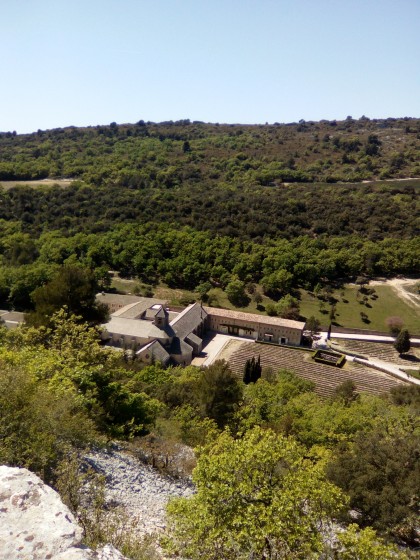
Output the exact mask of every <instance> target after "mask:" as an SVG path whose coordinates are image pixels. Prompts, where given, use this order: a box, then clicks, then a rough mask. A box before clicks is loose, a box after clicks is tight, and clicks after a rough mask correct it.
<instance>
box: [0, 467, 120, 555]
mask: <svg viewBox="0 0 420 560" xmlns="http://www.w3.org/2000/svg"><path fill="white" fill-rule="evenodd" d="M81 541H82V529H81V528H80V527H79V526H78V524H77V522H76V520H75V518H74V516H73V515H72V513H71V512H70V510H69V509H68V508H67V507H66V506H65V505H64V504H63V503H62V501H61V499H60V496H59V495H58V494H57V492H55V491H54V490H53V489H52V488H50V487H49V486H47V485H46V484H44V483H43V482H42V480H41V479H40V478H39V477H38V476H36V475H35V474H33V473H31V472H30V471H28V470H27V469H20V468H12V467H6V466H0V560H28V559H30V560H49V559H51V560H124V557H123V556H122V555H121V554H120V553H119V552H118V551H117V550H116V549H115V548H114V547H112V546H110V545H107V546H105V547H103V548H102V549H100V550H97V551H92V550H90V549H88V548H86V547H84V546H83V545H82V542H81Z"/></svg>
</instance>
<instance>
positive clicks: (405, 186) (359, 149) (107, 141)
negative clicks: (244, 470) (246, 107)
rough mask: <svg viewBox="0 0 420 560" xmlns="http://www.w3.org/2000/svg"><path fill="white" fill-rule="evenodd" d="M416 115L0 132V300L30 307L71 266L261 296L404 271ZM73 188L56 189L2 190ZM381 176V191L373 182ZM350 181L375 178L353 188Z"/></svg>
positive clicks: (412, 211) (412, 262) (415, 185)
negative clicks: (38, 291)
mask: <svg viewBox="0 0 420 560" xmlns="http://www.w3.org/2000/svg"><path fill="white" fill-rule="evenodd" d="M419 136H420V121H419V120H417V119H386V120H369V119H366V118H361V119H359V120H354V119H352V118H350V117H349V118H347V119H346V120H345V121H339V122H336V121H331V122H330V121H321V122H317V123H316V122H299V123H292V124H288V125H281V124H274V125H254V126H250V125H218V124H214V125H211V124H204V123H199V122H193V123H191V122H189V121H179V122H175V123H173V122H167V123H160V124H155V123H149V122H148V123H145V122H143V121H139V122H138V123H137V124H135V125H117V124H116V123H111V125H109V126H97V127H89V128H75V127H69V128H65V129H55V130H50V131H41V130H39V131H38V132H36V133H34V134H27V135H16V134H14V133H10V132H9V133H1V134H0V181H3V182H4V187H3V188H2V189H1V190H0V196H1V206H0V220H1V222H0V228H1V242H0V253H1V264H2V267H1V278H0V300H1V302H2V303H1V304H2V305H3V306H4V307H6V306H9V307H10V306H13V307H15V308H16V309H23V310H28V309H31V308H32V307H33V301H32V298H31V293H32V292H33V290H34V289H35V288H37V287H38V286H40V285H42V284H43V283H45V282H46V281H48V280H51V279H52V278H53V277H54V275H55V274H56V272H57V267H59V266H61V265H63V264H75V263H78V264H82V265H83V266H84V267H87V268H89V269H91V270H93V271H94V272H95V275H96V277H97V279H98V288H106V287H107V285H108V287H109V278H108V279H107V275H106V271H107V270H118V271H119V272H120V273H121V274H122V275H126V276H128V275H135V276H138V277H139V279H140V280H141V281H142V282H145V283H147V284H155V283H159V282H163V283H166V284H167V285H169V286H172V287H179V288H185V289H189V290H194V289H198V290H199V291H200V290H201V292H203V290H204V291H205V289H204V288H203V285H204V286H207V287H208V286H209V285H213V286H221V287H223V288H225V287H226V286H227V285H229V283H232V282H238V281H239V282H242V283H245V284H249V283H260V284H261V285H262V286H263V289H264V291H265V292H266V293H267V294H270V295H271V296H273V297H277V298H279V297H282V296H284V295H285V294H287V293H288V292H289V291H290V290H291V289H296V288H299V287H304V288H306V289H313V288H314V287H315V286H317V285H323V284H325V283H330V282H334V281H337V280H342V279H348V278H356V277H357V276H360V275H366V276H374V275H385V276H388V275H395V274H416V273H417V272H418V262H419V251H418V247H419V246H420V243H419V239H418V237H416V235H418V222H417V219H418V218H417V216H418V190H419V187H420V179H418V180H412V181H409V182H399V181H398V179H400V178H403V177H407V176H408V177H417V176H420V168H419V164H418V161H419V151H420V150H419V148H420V140H419ZM44 177H49V178H50V179H53V178H57V180H58V179H59V178H62V177H67V178H69V177H70V178H72V179H75V181H73V182H72V183H70V184H69V185H68V186H65V187H62V186H59V185H54V181H52V182H51V181H49V182H48V184H46V185H45V186H32V185H26V186H25V185H22V184H19V185H15V184H13V183H9V182H10V181H16V180H23V181H25V180H28V181H29V180H31V179H40V178H44ZM388 179H391V180H390V181H388V182H387V181H386V180H388ZM362 180H375V182H373V183H369V184H364V183H361V182H360V181H362Z"/></svg>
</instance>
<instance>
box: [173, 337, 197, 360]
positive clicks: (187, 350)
mask: <svg viewBox="0 0 420 560" xmlns="http://www.w3.org/2000/svg"><path fill="white" fill-rule="evenodd" d="M192 352H193V349H192V347H191V346H190V345H189V344H187V343H186V342H185V341H184V340H182V339H180V338H178V337H177V336H176V337H174V338H173V339H172V342H171V346H170V347H169V353H170V354H171V355H175V356H178V355H179V356H183V355H188V354H192Z"/></svg>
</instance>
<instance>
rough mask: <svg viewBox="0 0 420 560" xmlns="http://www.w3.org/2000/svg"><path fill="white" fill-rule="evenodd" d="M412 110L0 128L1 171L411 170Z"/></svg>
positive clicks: (196, 174) (182, 178)
mask: <svg viewBox="0 0 420 560" xmlns="http://www.w3.org/2000/svg"><path fill="white" fill-rule="evenodd" d="M419 133H420V123H419V120H418V119H408V118H405V119H385V120H369V119H367V118H361V119H359V120H354V119H352V118H351V117H348V118H347V119H346V120H345V121H338V122H337V121H320V122H312V121H309V122H304V121H301V122H299V123H291V124H278V123H275V124H273V125H268V124H266V125H239V124H238V125H226V124H221V125H219V124H205V123H200V122H193V123H191V122H190V121H188V120H184V121H177V122H175V123H174V122H172V121H170V122H165V123H159V124H156V123H150V122H147V123H145V122H144V121H139V122H138V123H137V124H135V125H129V124H124V125H117V124H116V123H111V125H109V126H96V127H89V128H76V127H68V128H64V129H54V130H49V131H41V130H38V132H36V133H33V134H26V135H16V134H14V133H10V132H9V133H2V134H1V136H0V148H1V159H0V179H3V180H7V179H37V178H42V177H47V176H49V177H62V176H69V177H80V178H83V179H84V180H85V181H87V182H89V183H90V182H93V183H95V184H103V183H104V181H107V182H111V183H116V184H119V185H121V186H123V185H125V186H131V187H134V188H145V187H150V186H158V187H160V186H161V185H162V184H164V185H165V186H166V187H167V188H172V187H174V186H177V185H180V184H183V183H186V182H187V183H190V184H194V183H196V182H198V181H200V182H205V183H207V184H208V185H215V184H217V183H227V184H234V185H235V186H237V185H272V184H278V183H282V182H284V181H286V182H295V181H305V182H306V181H309V182H311V181H327V182H335V181H337V180H340V181H353V182H354V181H360V180H363V179H373V178H376V179H377V178H381V179H385V178H390V177H407V176H411V177H416V176H419V175H420V169H419V165H418V161H419V158H418V152H419Z"/></svg>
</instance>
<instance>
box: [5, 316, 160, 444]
mask: <svg viewBox="0 0 420 560" xmlns="http://www.w3.org/2000/svg"><path fill="white" fill-rule="evenodd" d="M51 325H52V326H51V328H45V327H40V328H38V329H35V328H31V329H16V330H15V331H11V332H10V333H7V335H6V336H5V340H4V343H5V347H4V348H3V349H1V348H0V357H1V356H2V357H3V359H4V360H5V361H6V360H7V361H8V362H9V363H11V364H16V363H17V364H22V365H23V366H25V367H28V368H29V369H30V371H31V372H32V374H33V375H34V377H35V379H38V380H40V381H43V382H45V383H47V385H48V387H50V388H51V390H53V391H56V392H58V393H60V392H63V391H65V392H66V393H68V394H70V395H71V396H72V398H73V399H75V401H76V402H77V403H78V404H79V405H80V406H81V407H82V408H83V409H84V410H85V411H86V413H87V414H88V415H89V417H90V418H91V419H92V420H93V421H94V422H95V424H96V426H97V428H98V429H99V430H101V431H104V432H107V433H108V434H110V435H112V436H114V437H116V436H119V437H126V436H130V435H134V434H136V433H141V432H143V431H144V430H146V429H147V427H149V426H151V425H152V424H153V423H154V421H155V419H156V416H157V414H158V413H159V412H160V411H161V410H162V407H163V405H162V403H160V402H159V401H158V400H157V399H155V398H153V397H149V396H148V395H147V394H146V393H144V392H142V391H136V384H135V380H134V379H133V378H132V375H130V373H129V372H128V371H127V370H126V369H124V368H123V367H122V364H121V362H120V357H119V355H117V354H116V353H114V352H112V350H109V349H104V348H101V346H100V338H99V334H98V332H97V330H96V329H94V328H92V327H89V326H88V325H87V324H85V323H80V322H79V320H78V318H76V317H75V316H69V317H68V316H67V313H66V312H65V311H64V310H62V311H60V312H58V313H57V314H56V315H54V316H53V317H52V319H51Z"/></svg>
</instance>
